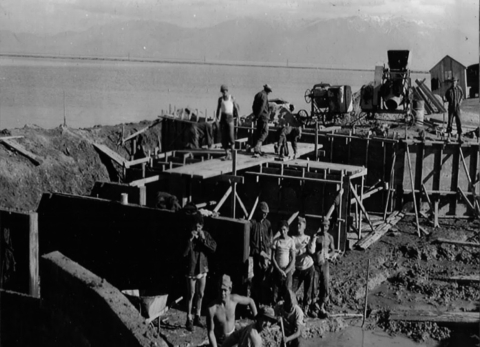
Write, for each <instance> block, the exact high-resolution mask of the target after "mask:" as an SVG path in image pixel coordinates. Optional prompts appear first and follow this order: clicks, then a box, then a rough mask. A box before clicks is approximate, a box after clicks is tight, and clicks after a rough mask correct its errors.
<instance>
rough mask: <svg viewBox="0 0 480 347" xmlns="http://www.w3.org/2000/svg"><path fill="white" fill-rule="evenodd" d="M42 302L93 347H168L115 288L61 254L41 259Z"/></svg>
mask: <svg viewBox="0 0 480 347" xmlns="http://www.w3.org/2000/svg"><path fill="white" fill-rule="evenodd" d="M41 278H42V289H41V296H42V299H43V300H45V301H46V302H48V303H49V305H50V306H51V307H52V308H54V309H58V310H59V311H62V312H65V314H66V315H67V316H68V317H70V319H71V321H72V323H74V324H75V325H76V326H78V327H80V328H81V329H82V331H83V334H84V336H85V337H86V339H87V340H88V342H89V343H90V345H91V346H139V347H140V346H151V345H153V344H155V343H157V344H156V345H157V346H164V347H166V346H167V345H166V343H165V342H164V341H163V340H162V339H161V338H156V337H155V336H153V333H152V331H149V330H148V327H147V325H146V324H145V322H144V320H143V319H142V317H141V316H140V313H139V312H138V311H137V310H135V308H134V307H133V306H132V305H131V304H130V302H129V301H128V299H127V298H126V297H125V296H124V295H123V294H122V293H121V292H120V291H119V290H118V289H117V288H115V287H114V286H112V285H111V284H110V283H108V282H107V281H105V280H104V279H102V278H100V277H98V276H96V275H95V274H93V273H91V272H90V271H88V270H87V269H85V268H83V267H82V266H80V265H79V264H77V263H75V262H73V261H71V260H70V259H68V258H66V257H65V256H63V255H62V254H61V253H59V252H53V253H50V254H47V255H44V256H42V259H41Z"/></svg>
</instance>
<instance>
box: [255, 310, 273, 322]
mask: <svg viewBox="0 0 480 347" xmlns="http://www.w3.org/2000/svg"><path fill="white" fill-rule="evenodd" d="M257 317H265V318H267V319H270V320H272V321H277V317H275V311H273V308H271V307H268V306H264V307H260V309H259V310H258V315H257Z"/></svg>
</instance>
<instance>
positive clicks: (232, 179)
mask: <svg viewBox="0 0 480 347" xmlns="http://www.w3.org/2000/svg"><path fill="white" fill-rule="evenodd" d="M207 179H208V180H212V181H214V182H217V181H218V182H230V183H232V182H235V183H242V184H243V183H244V182H245V177H243V176H234V175H221V176H215V177H211V178H207Z"/></svg>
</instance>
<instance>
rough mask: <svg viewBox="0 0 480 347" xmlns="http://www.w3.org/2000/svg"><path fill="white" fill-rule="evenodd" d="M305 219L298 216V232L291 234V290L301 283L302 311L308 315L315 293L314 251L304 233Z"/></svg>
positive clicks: (308, 237) (311, 241) (310, 240)
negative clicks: (292, 264)
mask: <svg viewBox="0 0 480 347" xmlns="http://www.w3.org/2000/svg"><path fill="white" fill-rule="evenodd" d="M306 227H307V220H306V219H305V217H303V216H298V224H297V228H298V232H297V235H295V236H292V239H293V241H294V243H295V251H296V257H295V272H294V273H293V292H294V293H296V292H297V291H298V289H299V288H300V286H301V285H302V283H303V312H304V313H305V315H308V311H309V306H310V304H312V300H313V298H314V297H315V293H316V281H315V267H314V266H313V258H312V255H313V254H314V253H315V242H314V240H313V238H310V236H309V235H305V229H306Z"/></svg>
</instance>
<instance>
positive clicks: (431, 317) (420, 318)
mask: <svg viewBox="0 0 480 347" xmlns="http://www.w3.org/2000/svg"><path fill="white" fill-rule="evenodd" d="M390 320H394V321H399V320H402V321H411V322H438V323H477V322H478V321H480V313H479V312H430V311H407V312H401V313H400V312H399V313H391V314H390Z"/></svg>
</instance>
